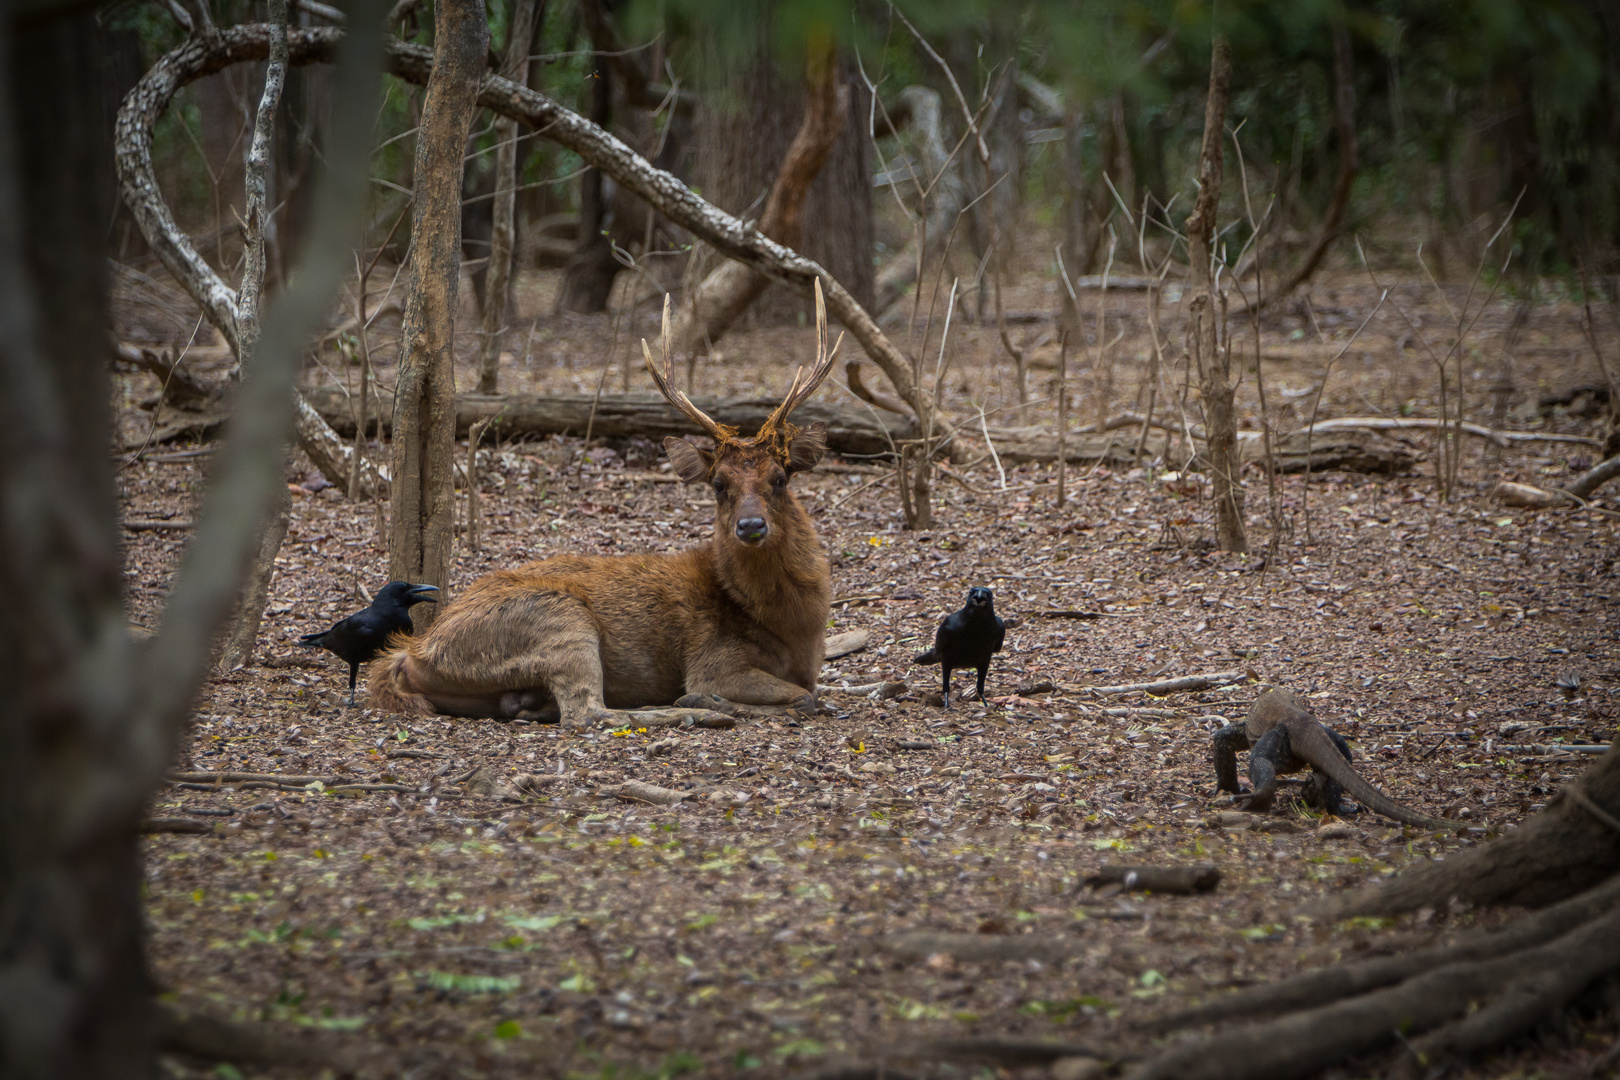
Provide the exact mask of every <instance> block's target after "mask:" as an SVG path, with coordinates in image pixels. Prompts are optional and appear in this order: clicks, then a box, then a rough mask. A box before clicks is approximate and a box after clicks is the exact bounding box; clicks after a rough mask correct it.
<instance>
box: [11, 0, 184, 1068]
mask: <svg viewBox="0 0 1620 1080" xmlns="http://www.w3.org/2000/svg"><path fill="white" fill-rule="evenodd" d="M6 19H7V21H8V22H11V21H12V17H11V16H10V15H9V14H8V15H7V16H6ZM17 22H21V20H18V21H17ZM17 22H13V24H12V25H11V26H9V27H6V28H5V30H4V31H3V33H4V37H3V38H0V40H3V41H4V44H5V47H6V51H7V52H8V53H9V54H10V55H8V56H6V57H5V58H4V63H3V64H0V70H4V72H5V81H4V83H3V84H0V93H3V94H4V95H5V96H6V97H7V98H9V100H8V101H6V102H4V104H3V106H0V384H3V391H0V410H3V411H0V416H3V419H4V422H3V423H0V433H3V434H0V438H3V439H4V442H5V445H4V447H3V450H0V486H3V488H4V490H5V492H6V500H5V506H4V508H3V510H0V515H3V518H0V582H3V586H0V587H3V589H4V592H5V594H6V604H7V607H8V608H9V609H10V610H9V611H8V613H7V617H6V619H5V620H4V621H3V622H0V697H3V707H0V739H3V746H4V752H3V753H0V822H3V823H4V824H3V826H0V912H4V917H3V918H0V987H3V990H0V1048H3V1049H0V1071H4V1072H5V1074H6V1075H7V1076H8V1077H18V1078H30V1080H50V1078H54V1077H65V1076H75V1077H125V1076H128V1077H147V1076H151V1075H152V1066H153V1053H154V1051H155V1043H154V1037H155V1036H154V1030H153V1022H154V1013H153V1010H152V1006H151V1003H150V1000H149V998H148V987H149V985H150V983H149V978H148V975H147V971H146V966H145V961H144V960H143V958H142V924H143V918H144V917H143V915H142V911H141V902H140V883H141V867H140V864H139V862H138V860H137V858H136V853H135V846H134V840H133V827H134V813H133V812H134V809H135V806H134V804H133V803H131V804H130V805H129V807H128V810H129V816H128V817H127V818H126V819H125V820H123V821H118V820H106V819H102V820H100V821H95V822H94V823H93V824H92V826H91V829H90V831H88V832H87V831H86V830H85V825H84V823H83V822H82V821H75V820H73V819H74V818H77V817H79V815H80V814H83V813H85V812H86V811H88V810H89V809H90V808H89V806H87V805H85V804H83V803H81V804H79V806H80V807H81V808H80V809H77V810H70V809H69V807H70V806H73V805H74V803H73V800H75V799H86V798H87V796H88V795H89V793H88V792H86V791H84V790H83V789H82V788H80V787H76V785H80V784H82V783H84V781H85V779H86V778H90V779H91V780H92V782H93V781H94V780H102V779H105V773H104V771H103V769H104V765H105V761H104V759H103V758H102V757H101V755H102V754H105V753H106V752H107V751H108V750H109V749H112V748H110V747H108V746H107V745H106V743H105V742H101V741H98V738H97V736H102V735H104V734H106V733H105V732H103V731H100V730H97V724H98V721H105V720H107V719H109V718H108V717H105V716H98V715H97V714H96V710H95V708H94V706H93V705H92V704H91V702H90V701H89V700H87V699H88V697H89V696H90V695H89V694H87V693H86V690H85V688H84V686H83V681H87V680H83V681H82V680H81V679H80V677H79V673H80V672H81V671H82V669H81V668H80V666H79V664H80V657H81V655H82V654H83V653H85V652H87V651H89V650H92V649H95V648H97V647H98V646H99V647H101V648H103V649H105V650H106V657H107V659H108V660H111V661H114V662H116V660H117V659H118V658H125V659H127V657H128V653H127V648H128V646H127V643H126V642H124V641H122V640H120V639H121V638H122V637H123V635H124V634H125V631H124V627H123V606H122V602H121V598H120V589H119V585H120V583H119V581H118V579H119V577H120V574H119V567H120V565H121V559H120V558H119V554H118V544H117V533H116V531H115V530H116V513H115V510H116V507H115V504H114V500H113V491H112V484H111V477H110V475H109V470H108V468H107V465H106V461H105V458H106V432H107V431H108V430H109V427H110V417H109V416H108V407H107V402H106V385H107V384H106V370H105V364H104V361H103V356H104V354H105V351H106V338H105V336H104V335H105V334H106V332H107V330H106V325H107V284H106V270H105V266H106V262H105V260H106V252H105V243H104V241H105V233H104V228H105V225H104V223H105V222H106V220H107V209H108V208H107V206H106V205H105V203H106V195H107V193H108V192H109V191H110V190H111V189H110V185H108V183H107V179H108V178H107V176H106V170H105V165H104V161H105V156H104V155H105V148H106V145H107V141H108V138H109V136H110V132H108V131H106V130H103V127H102V124H101V118H102V116H103V113H102V103H101V98H100V74H101V72H100V67H99V65H98V62H97V60H98V58H97V57H96V56H95V55H94V52H93V49H92V47H91V44H90V43H91V42H92V41H93V40H94V37H93V34H94V23H95V14H94V12H93V11H91V10H90V9H88V8H81V9H78V10H77V11H76V12H75V13H73V14H69V15H66V16H58V17H56V18H53V19H49V20H48V21H46V20H40V21H33V20H30V21H29V22H28V23H27V24H26V25H18V24H17ZM41 402H49V403H50V404H53V405H55V406H56V409H54V410H48V409H44V408H40V407H39V404H40V403H41ZM52 413H54V415H52ZM86 431H88V432H94V433H95V434H94V435H93V436H92V437H89V438H80V437H79V436H80V434H81V433H83V432H86ZM76 683H79V684H81V685H77V686H76V685H75V684H76ZM117 689H118V688H116V687H109V688H108V690H109V696H112V697H116V696H117ZM109 741H111V742H113V743H116V742H117V741H118V739H117V736H116V735H113V736H112V738H111V739H110V740H109ZM97 794H99V793H97ZM64 815H66V817H64Z"/></svg>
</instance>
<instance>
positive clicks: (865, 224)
mask: <svg viewBox="0 0 1620 1080" xmlns="http://www.w3.org/2000/svg"><path fill="white" fill-rule="evenodd" d="M727 66H728V68H729V70H730V71H731V72H732V73H733V74H732V75H731V77H730V78H729V79H728V80H727V81H726V83H725V85H724V86H717V87H712V88H710V89H709V92H708V93H707V94H705V96H704V97H703V99H702V101H701V102H700V104H699V106H698V109H697V115H696V118H695V124H694V127H695V132H694V138H695V143H696V162H695V172H696V180H697V183H696V184H695V185H694V186H695V187H697V188H698V190H700V191H702V192H703V195H704V198H706V199H707V200H708V201H709V202H711V203H713V204H714V205H715V206H718V207H720V208H721V209H722V210H725V211H728V212H729V213H732V214H735V215H737V216H738V217H741V218H744V219H746V220H752V221H758V220H759V219H760V217H761V215H762V214H763V213H764V210H765V203H766V198H767V196H768V195H769V193H770V190H771V188H772V186H773V185H774V184H775V183H776V178H777V173H778V171H779V170H780V169H781V166H782V161H783V159H784V158H785V157H786V156H787V152H788V147H789V146H790V145H791V144H792V142H793V140H794V137H795V136H796V135H797V133H798V130H799V127H800V124H801V123H802V121H803V119H804V116H805V104H806V84H805V79H804V69H803V68H802V67H799V66H797V65H795V66H793V67H791V68H788V67H786V66H783V65H778V64H776V63H774V61H773V58H772V56H771V53H770V45H769V44H768V34H766V33H762V34H761V35H760V39H759V41H758V42H757V44H756V46H755V52H754V54H753V55H752V56H751V57H749V58H746V59H744V60H741V61H738V62H736V63H732V64H729V65H727ZM853 67H854V65H853V63H852V62H850V61H848V60H847V59H842V60H840V62H839V64H838V75H837V77H838V80H839V82H840V83H841V84H842V85H844V86H847V87H848V88H849V97H850V102H849V115H850V116H851V117H854V118H855V119H856V122H854V123H848V124H845V125H844V126H843V130H842V131H841V132H840V133H839V135H838V138H837V140H836V141H835V142H834V143H833V146H832V150H831V151H830V152H829V153H828V155H827V159H826V161H825V162H823V163H822V166H821V171H820V172H819V173H817V174H816V178H815V180H814V181H813V182H812V183H811V184H810V187H809V190H808V192H807V193H806V195H805V201H804V217H803V224H802V226H801V229H802V234H801V238H800V243H799V246H797V247H795V248H794V250H795V251H797V252H798V253H799V254H801V255H803V256H804V257H806V258H808V259H813V260H815V261H816V262H817V263H819V264H820V265H821V266H822V267H823V268H825V269H826V270H827V272H828V273H830V274H831V275H832V276H833V277H834V278H836V279H837V280H838V281H839V282H840V283H841V284H843V286H844V287H845V288H846V289H848V290H849V292H850V294H851V295H852V296H854V297H855V299H856V300H857V301H858V302H859V303H860V304H861V306H862V307H865V308H867V309H868V310H870V309H871V307H872V298H873V276H874V275H873V269H872V251H873V239H872V177H871V168H870V155H871V139H870V137H869V136H868V135H867V133H866V132H867V122H868V116H869V113H870V107H871V95H870V94H868V93H867V92H866V89H865V87H864V85H863V84H862V83H861V82H860V78H859V76H858V74H856V73H855V71H854V70H853ZM751 311H752V312H753V313H754V314H755V317H756V318H757V319H761V320H771V321H774V320H782V319H789V318H799V317H804V318H810V317H812V313H811V309H810V306H809V304H808V303H807V302H806V301H805V300H804V299H803V298H801V297H799V296H796V295H794V294H793V293H791V292H790V291H789V290H787V289H784V288H783V287H782V286H780V285H777V284H772V285H771V286H769V287H768V288H767V289H766V290H765V292H764V294H763V295H762V296H761V297H760V298H759V299H758V300H756V301H755V302H754V304H753V305H752V307H751Z"/></svg>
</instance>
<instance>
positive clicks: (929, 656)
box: [912, 649, 939, 664]
mask: <svg viewBox="0 0 1620 1080" xmlns="http://www.w3.org/2000/svg"><path fill="white" fill-rule="evenodd" d="M912 663H913V664H937V663H939V653H938V651H937V650H934V649H929V650H928V651H927V652H925V653H923V654H922V655H921V656H919V657H917V659H915V660H913V661H912Z"/></svg>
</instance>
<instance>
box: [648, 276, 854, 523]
mask: <svg viewBox="0 0 1620 1080" xmlns="http://www.w3.org/2000/svg"><path fill="white" fill-rule="evenodd" d="M669 307H670V304H669V297H668V296H665V297H664V328H663V330H664V332H663V355H664V366H663V370H662V371H660V370H659V369H658V366H657V365H656V364H654V363H653V357H652V350H651V349H650V348H649V347H648V346H647V342H646V340H645V339H643V340H642V342H641V351H642V354H643V356H645V357H646V360H647V370H648V371H650V372H651V373H652V377H653V382H654V383H656V384H657V385H658V392H659V393H661V394H663V395H664V398H665V400H667V401H668V402H669V403H670V404H671V405H673V406H675V407H676V408H677V409H679V410H681V412H683V413H685V414H686V415H687V416H688V417H689V418H691V419H692V420H693V421H694V422H696V423H697V425H698V426H699V427H701V428H703V430H704V431H706V432H708V433H709V435H710V437H711V438H713V439H714V449H713V450H712V451H710V450H704V449H702V448H701V447H697V446H694V445H693V444H691V443H689V442H687V441H686V440H685V439H679V438H676V437H674V436H670V437H669V438H667V439H665V440H664V452H665V453H667V454H668V455H669V460H670V463H671V464H672V465H674V466H675V472H676V474H677V475H679V476H680V478H681V479H683V480H685V481H686V482H688V483H692V484H695V483H700V482H706V483H708V484H710V485H711V486H712V487H713V488H714V499H715V505H716V512H715V533H716V535H717V536H724V535H727V534H729V535H731V536H734V537H736V539H737V540H738V541H739V542H741V543H742V544H745V545H747V546H749V547H758V546H760V545H764V544H767V543H768V542H769V540H770V538H771V535H772V532H773V530H772V527H771V522H772V521H773V520H774V521H781V520H783V517H782V515H783V514H784V513H786V512H787V511H788V509H789V508H790V507H792V508H794V509H795V511H796V510H797V502H796V500H794V499H793V497H792V495H790V494H789V493H788V489H787V485H788V480H789V479H790V478H792V476H793V474H794V473H797V472H805V471H807V470H809V469H813V468H815V465H816V462H818V461H820V460H821V456H822V454H824V453H826V451H827V425H826V424H824V423H822V422H821V421H819V420H818V421H817V422H815V423H813V424H811V425H809V426H808V427H803V428H800V427H795V426H794V425H793V424H790V423H788V416H789V415H790V414H791V413H792V412H793V410H794V409H796V408H798V407H799V406H800V405H802V404H804V402H805V401H806V400H807V399H808V398H809V397H810V395H811V394H813V393H815V392H816V388H817V387H818V386H820V385H821V383H822V382H823V381H824V380H825V379H826V378H827V375H828V373H829V372H831V371H832V365H833V360H834V358H835V357H836V356H837V355H838V349H839V346H841V345H843V343H844V338H843V335H842V334H840V335H839V337H838V343H837V344H836V345H834V346H833V347H832V348H831V349H830V350H829V349H828V348H827V305H826V301H825V300H824V299H823V298H822V295H821V282H820V280H819V279H818V280H817V281H816V359H815V362H814V363H812V364H811V365H810V372H809V374H808V375H806V374H805V370H804V368H802V367H801V368H799V369H798V370H797V371H795V372H794V374H793V384H792V385H791V386H790V387H788V392H787V396H786V397H785V398H783V399H782V403H781V404H780V405H778V406H777V407H776V409H775V410H774V411H773V412H772V413H771V415H770V416H768V417H767V418H766V420H765V423H764V424H763V425H761V426H760V429H759V431H758V432H757V433H756V434H755V435H754V436H753V437H752V438H741V437H739V435H738V433H737V429H736V428H734V427H732V426H731V425H729V424H722V423H719V422H717V421H715V420H714V419H712V418H711V417H710V416H709V415H708V414H706V413H705V412H704V411H703V410H702V409H700V408H698V407H697V406H696V405H694V404H692V401H691V399H690V398H688V397H687V396H686V395H685V394H683V393H681V392H680V391H679V390H677V389H675V387H674V385H673V381H674V378H675V368H674V362H673V359H672V357H671V356H670V332H669Z"/></svg>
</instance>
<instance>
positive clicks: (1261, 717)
mask: <svg viewBox="0 0 1620 1080" xmlns="http://www.w3.org/2000/svg"><path fill="white" fill-rule="evenodd" d="M1238 750H1248V751H1249V783H1250V784H1251V785H1252V786H1253V791H1252V792H1251V793H1249V795H1248V798H1247V799H1246V800H1245V801H1243V802H1242V806H1243V808H1244V809H1246V810H1252V811H1254V812H1256V813H1265V812H1266V811H1268V810H1270V809H1271V803H1272V801H1273V800H1274V799H1275V798H1276V796H1277V777H1278V775H1279V774H1283V773H1292V772H1298V771H1299V770H1301V769H1304V768H1306V767H1309V768H1310V769H1311V771H1312V773H1313V774H1314V775H1313V776H1312V778H1311V780H1310V781H1309V782H1308V783H1307V784H1306V792H1305V797H1306V801H1307V802H1308V803H1311V804H1312V805H1319V806H1322V807H1324V808H1325V809H1327V810H1328V811H1329V812H1330V813H1334V814H1340V815H1343V814H1345V813H1346V810H1345V808H1344V805H1343V798H1344V794H1345V792H1349V793H1350V794H1351V795H1353V796H1354V797H1355V799H1356V801H1357V802H1359V803H1361V805H1362V806H1365V807H1366V808H1367V809H1369V810H1371V811H1373V812H1374V813H1376V814H1382V815H1383V816H1384V817H1387V818H1393V819H1394V820H1396V821H1403V822H1405V823H1406V824H1408V825H1419V826H1423V827H1425V828H1431V829H1456V828H1458V827H1459V826H1458V823H1457V822H1455V821H1446V820H1445V819H1443V818H1436V817H1429V816H1428V815H1427V814H1420V813H1417V812H1416V811H1414V810H1408V809H1407V808H1406V807H1404V806H1402V805H1401V804H1400V803H1398V802H1396V801H1395V800H1394V799H1392V798H1390V797H1389V796H1388V795H1385V794H1384V793H1383V792H1381V791H1379V790H1378V789H1377V788H1375V787H1373V786H1372V784H1370V783H1368V782H1367V781H1366V780H1365V779H1363V778H1362V776H1361V774H1360V773H1358V772H1356V770H1355V768H1354V766H1352V765H1351V764H1350V760H1351V759H1350V744H1349V743H1347V742H1345V741H1344V738H1343V737H1342V736H1341V735H1339V734H1338V733H1337V732H1335V731H1333V730H1331V729H1329V728H1328V727H1327V726H1326V725H1324V724H1323V723H1322V722H1321V721H1320V720H1318V719H1317V718H1316V717H1315V715H1313V714H1312V713H1311V710H1310V706H1308V705H1306V704H1305V702H1304V701H1303V700H1302V699H1301V698H1300V697H1299V696H1298V695H1297V694H1295V693H1293V692H1292V691H1290V690H1282V689H1272V690H1267V691H1266V692H1265V693H1264V694H1261V695H1260V697H1259V699H1258V700H1257V701H1255V703H1254V705H1253V706H1252V707H1251V708H1250V709H1249V715H1248V718H1247V719H1245V720H1244V722H1243V723H1241V724H1229V725H1227V726H1226V727H1224V728H1222V729H1221V730H1219V731H1217V732H1216V733H1215V738H1214V740H1213V743H1212V744H1211V756H1212V758H1213V760H1214V764H1215V786H1216V789H1217V790H1219V791H1230V792H1232V793H1233V794H1234V795H1240V794H1242V793H1243V792H1242V789H1241V788H1239V787H1238V779H1237V751H1238Z"/></svg>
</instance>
